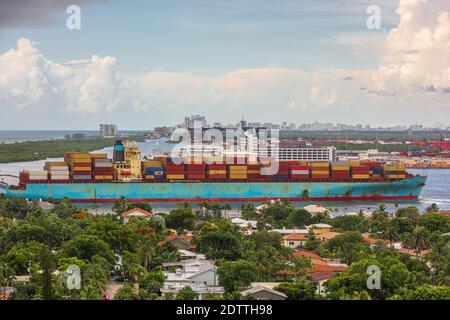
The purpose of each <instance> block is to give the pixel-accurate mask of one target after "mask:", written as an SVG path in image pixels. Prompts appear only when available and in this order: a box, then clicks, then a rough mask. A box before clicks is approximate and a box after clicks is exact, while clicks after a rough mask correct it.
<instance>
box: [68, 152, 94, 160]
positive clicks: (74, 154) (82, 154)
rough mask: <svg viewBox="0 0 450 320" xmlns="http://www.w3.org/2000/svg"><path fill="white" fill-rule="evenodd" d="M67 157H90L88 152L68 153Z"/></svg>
mask: <svg viewBox="0 0 450 320" xmlns="http://www.w3.org/2000/svg"><path fill="white" fill-rule="evenodd" d="M68 156H69V158H72V159H91V154H90V153H71V152H69V153H68Z"/></svg>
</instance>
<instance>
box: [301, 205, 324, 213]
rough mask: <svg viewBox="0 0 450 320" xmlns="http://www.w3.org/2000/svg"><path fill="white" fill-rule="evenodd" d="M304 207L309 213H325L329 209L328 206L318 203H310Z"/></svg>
mask: <svg viewBox="0 0 450 320" xmlns="http://www.w3.org/2000/svg"><path fill="white" fill-rule="evenodd" d="M303 209H305V210H306V211H308V212H309V213H323V212H325V211H328V210H327V208H325V207H324V206H323V205H321V204H317V205H316V204H310V205H307V206H304V207H303Z"/></svg>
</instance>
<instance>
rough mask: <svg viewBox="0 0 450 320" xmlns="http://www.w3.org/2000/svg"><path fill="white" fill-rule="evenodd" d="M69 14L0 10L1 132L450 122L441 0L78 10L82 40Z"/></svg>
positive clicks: (53, 9)
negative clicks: (192, 122) (374, 25)
mask: <svg viewBox="0 0 450 320" xmlns="http://www.w3.org/2000/svg"><path fill="white" fill-rule="evenodd" d="M70 4H71V3H70V1H65V0H64V1H51V0H47V1H45V5H43V4H38V3H37V2H34V3H33V2H31V1H30V2H28V3H27V4H25V5H21V6H19V5H17V4H16V3H15V2H11V1H5V2H2V3H1V4H0V12H1V14H0V17H1V19H0V21H1V22H0V39H1V41H0V111H1V112H2V120H3V121H2V128H3V129H6V130H8V129H30V130H31V129H54V130H58V129H68V130H70V129H76V130H77V129H80V130H82V129H95V128H97V126H98V123H116V124H117V125H118V127H119V128H126V129H147V128H152V127H156V126H161V125H164V124H166V125H171V124H175V123H177V122H179V119H182V117H184V116H185V115H186V114H197V113H198V114H203V115H205V116H207V117H208V118H209V119H214V121H217V122H222V123H231V122H233V121H235V119H236V118H237V117H241V116H244V117H245V118H248V119H252V121H254V122H262V123H264V122H267V119H270V121H271V122H274V123H282V122H283V121H287V119H290V120H288V121H287V122H288V123H291V122H293V123H296V124H297V125H298V124H299V123H313V122H315V121H318V122H320V123H345V124H349V125H356V124H358V123H368V124H370V125H371V126H372V127H394V126H397V125H400V126H409V125H411V124H415V123H421V124H423V125H425V126H426V127H430V126H434V125H435V123H438V122H439V123H443V126H444V127H446V126H448V125H449V123H450V112H449V109H450V106H449V101H450V60H449V59H448V56H449V55H450V3H449V2H448V1H445V0H433V1H431V0H417V1H411V0H400V1H398V0H392V1H389V0H383V1H378V2H377V3H372V1H366V0H352V1H345V2H344V1H340V0H327V1H322V2H320V3H317V1H311V0H303V1H291V0H287V1H284V2H282V3H278V2H277V3H276V2H273V1H266V0H261V1H256V0H251V1H250V0H249V1H244V2H241V1H229V2H226V3H224V2H221V1H202V0H192V1H187V2H183V3H179V2H167V3H166V2H164V3H161V2H158V1H150V2H148V1H146V2H144V1H138V2H135V3H133V5H126V4H124V3H123V2H122V3H121V2H119V1H114V0H113V1H100V0H84V1H81V2H79V7H80V17H81V29H80V30H70V29H68V28H67V26H66V20H67V19H68V17H69V16H70V14H68V13H66V9H67V7H68V6H69V5H70ZM371 5H376V6H378V8H379V9H380V18H381V27H380V28H379V29H375V30H371V29H369V28H368V27H367V22H368V19H369V17H370V14H368V13H367V9H368V7H370V6H371ZM424 9H425V10H424ZM330 53H331V54H330Z"/></svg>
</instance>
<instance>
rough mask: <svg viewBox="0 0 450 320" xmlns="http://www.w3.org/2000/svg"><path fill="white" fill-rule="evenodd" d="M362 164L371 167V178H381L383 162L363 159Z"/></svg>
mask: <svg viewBox="0 0 450 320" xmlns="http://www.w3.org/2000/svg"><path fill="white" fill-rule="evenodd" d="M361 164H362V165H365V166H367V167H369V176H370V177H371V178H376V179H379V178H381V176H382V174H383V169H382V166H381V163H380V162H378V161H363V162H361Z"/></svg>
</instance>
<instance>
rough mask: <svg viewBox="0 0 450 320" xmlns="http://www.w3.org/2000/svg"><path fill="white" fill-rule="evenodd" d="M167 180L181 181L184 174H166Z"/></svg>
mask: <svg viewBox="0 0 450 320" xmlns="http://www.w3.org/2000/svg"><path fill="white" fill-rule="evenodd" d="M167 179H169V180H183V179H184V174H168V175H167Z"/></svg>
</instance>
